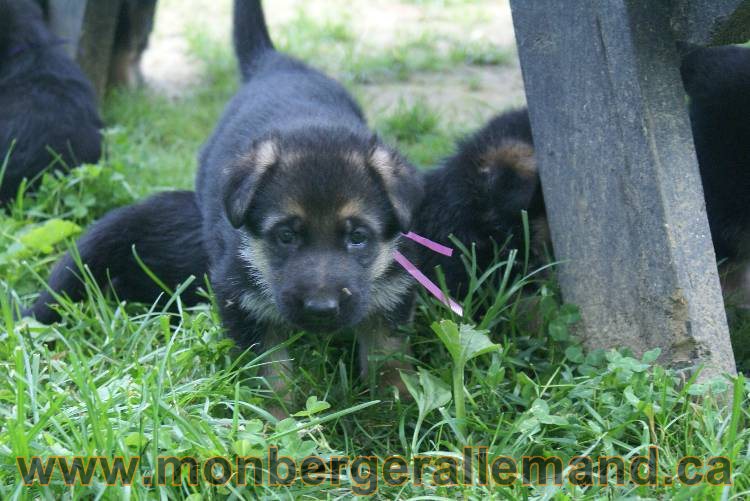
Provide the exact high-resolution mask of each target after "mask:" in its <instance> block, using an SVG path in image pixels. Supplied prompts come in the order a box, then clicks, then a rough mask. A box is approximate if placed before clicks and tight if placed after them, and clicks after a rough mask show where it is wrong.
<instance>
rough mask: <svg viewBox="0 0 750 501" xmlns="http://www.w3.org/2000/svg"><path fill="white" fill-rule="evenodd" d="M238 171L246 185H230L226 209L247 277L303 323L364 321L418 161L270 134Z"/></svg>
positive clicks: (329, 325) (401, 222)
mask: <svg viewBox="0 0 750 501" xmlns="http://www.w3.org/2000/svg"><path fill="white" fill-rule="evenodd" d="M233 169H234V170H235V174H236V173H237V172H240V173H242V172H243V169H244V181H245V186H244V187H243V186H242V184H243V183H242V182H240V183H239V184H238V185H237V186H236V187H235V189H234V190H231V189H230V190H229V191H230V192H231V193H230V195H229V197H228V199H227V215H228V216H229V219H230V222H232V224H233V225H234V226H235V227H238V231H240V232H241V233H242V238H241V241H242V244H241V248H240V251H239V252H240V255H241V258H242V260H243V261H244V262H245V263H246V264H247V267H248V269H249V270H250V274H249V279H250V280H252V281H254V282H255V284H254V285H255V286H259V287H260V289H261V290H262V292H263V294H264V295H265V297H266V298H267V299H268V300H270V301H272V302H273V304H274V306H275V308H276V309H277V311H278V313H279V314H280V315H281V317H282V318H283V319H284V320H286V321H287V322H289V323H291V324H293V325H295V326H297V327H300V328H303V329H305V330H309V331H321V330H327V331H330V330H337V329H341V328H345V327H349V326H352V325H355V324H357V323H358V322H360V321H361V320H362V319H363V318H364V317H365V316H366V315H367V314H368V313H369V312H370V311H371V298H372V295H373V287H377V283H378V280H379V279H380V278H382V277H383V276H384V275H385V274H386V272H387V270H388V268H389V267H390V266H391V264H392V261H393V259H392V255H393V251H394V249H395V239H396V238H397V236H398V234H399V231H401V230H402V229H405V227H408V225H409V222H410V219H411V212H412V210H413V207H416V203H418V202H419V199H420V195H421V185H420V184H419V181H418V178H417V176H416V173H415V172H414V171H413V168H411V167H410V166H409V165H408V164H406V163H405V162H404V161H403V160H402V159H400V158H399V157H398V156H397V155H396V154H395V153H394V152H392V151H390V150H388V149H387V148H385V147H383V146H381V145H377V144H374V145H372V146H370V145H367V144H366V145H364V147H357V144H356V143H354V144H348V145H337V147H331V145H328V148H325V151H321V150H320V149H315V148H300V145H298V144H296V142H295V141H291V140H289V141H283V140H281V139H279V138H270V139H267V140H265V141H262V142H260V143H257V144H256V145H255V146H254V147H253V148H252V151H251V152H250V153H249V154H247V155H245V156H244V157H243V158H241V159H240V161H239V162H238V163H237V164H236V165H235V166H234V167H233ZM374 284H375V285H374Z"/></svg>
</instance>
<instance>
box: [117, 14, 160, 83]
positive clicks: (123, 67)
mask: <svg viewBox="0 0 750 501" xmlns="http://www.w3.org/2000/svg"><path fill="white" fill-rule="evenodd" d="M155 14H156V0H125V1H124V2H123V3H122V5H121V6H120V13H119V16H118V19H117V28H116V30H115V40H114V43H113V46H112V59H111V60H110V63H109V80H108V85H109V86H125V87H131V88H132V87H137V86H139V85H141V84H143V73H142V72H141V57H142V56H143V53H144V52H145V50H146V48H147V47H148V40H149V36H150V35H151V31H152V30H153V29H154V15H155Z"/></svg>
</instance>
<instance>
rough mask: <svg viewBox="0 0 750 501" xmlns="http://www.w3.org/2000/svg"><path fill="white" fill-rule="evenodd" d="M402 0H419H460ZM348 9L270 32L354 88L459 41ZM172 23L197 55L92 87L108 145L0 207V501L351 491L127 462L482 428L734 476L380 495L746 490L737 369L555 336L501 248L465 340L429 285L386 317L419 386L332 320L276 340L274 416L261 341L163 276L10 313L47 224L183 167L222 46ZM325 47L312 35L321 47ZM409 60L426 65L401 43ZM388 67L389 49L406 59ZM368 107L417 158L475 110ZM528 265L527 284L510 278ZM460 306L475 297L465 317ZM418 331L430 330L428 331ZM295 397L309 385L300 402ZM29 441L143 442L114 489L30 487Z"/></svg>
mask: <svg viewBox="0 0 750 501" xmlns="http://www.w3.org/2000/svg"><path fill="white" fill-rule="evenodd" d="M412 1H413V3H417V4H420V5H422V4H429V5H428V6H433V7H434V6H438V7H439V6H440V5H443V4H445V5H449V6H457V7H456V8H460V7H461V5H460V4H464V3H466V4H468V2H462V1H459V0H451V1H447V0H446V1H436V0H435V1H433V0H430V1H428V0H412ZM347 26H348V25H347V22H346V19H345V18H331V19H330V20H326V21H324V22H319V21H316V20H315V19H314V18H312V17H309V16H308V17H305V16H304V15H302V14H301V15H300V16H298V17H297V18H295V19H294V20H292V22H291V23H290V24H289V25H288V28H287V29H286V31H285V34H284V35H283V36H282V37H281V40H282V44H283V46H284V47H285V48H287V49H289V50H290V51H292V52H294V53H297V54H301V55H304V56H306V57H307V56H309V60H311V61H312V62H314V63H316V64H322V65H323V66H326V67H327V69H329V71H331V72H332V73H333V74H335V75H337V76H339V77H342V78H344V80H345V81H346V83H347V85H348V86H349V87H350V88H352V89H353V90H354V91H355V93H356V94H358V95H359V94H361V90H362V89H363V87H364V86H365V85H367V83H366V82H368V81H372V80H373V79H381V80H385V81H390V82H392V81H400V80H401V79H403V78H409V75H410V74H412V73H413V72H416V71H433V72H446V71H451V68H452V65H454V64H455V63H456V61H457V60H461V61H463V62H469V63H471V61H470V60H469V59H467V58H468V56H466V54H468V53H469V52H470V51H468V50H467V49H465V48H461V47H460V45H459V46H456V47H458V48H455V47H454V49H448V50H445V51H440V50H438V51H437V52H435V53H433V51H432V49H433V48H434V44H437V43H438V41H437V38H436V37H435V36H433V35H430V34H429V33H427V34H426V35H425V36H423V37H421V38H417V39H409V40H407V41H401V42H399V43H398V44H397V45H396V47H395V48H392V49H385V50H378V49H375V48H372V47H365V46H363V47H359V46H358V43H359V42H357V39H358V37H357V36H356V35H355V34H354V33H352V32H351V31H350V30H349V29H348V28H347ZM191 33H192V34H191V35H190V36H189V37H188V38H189V42H190V46H191V48H192V52H193V53H194V55H195V57H196V58H197V60H198V61H200V63H201V64H202V65H203V67H204V70H203V73H204V78H203V79H201V81H200V83H199V84H197V85H196V86H195V88H192V89H189V91H188V92H187V93H186V94H184V95H181V96H180V97H178V98H175V99H171V100H170V99H167V98H165V97H162V96H160V95H158V94H156V93H154V92H152V91H148V90H144V91H138V92H119V93H116V94H113V95H111V96H109V97H108V99H107V102H106V105H105V108H104V115H105V118H106V120H107V123H108V125H109V127H110V128H109V130H108V132H107V150H108V157H107V159H106V160H104V161H103V162H102V163H101V164H100V165H99V166H96V167H92V166H86V167H83V168H80V169H76V170H75V171H74V172H73V173H71V175H69V176H58V175H51V174H47V175H46V176H45V179H44V182H43V187H42V188H41V190H40V191H39V192H38V193H36V194H34V195H27V196H25V197H23V198H22V199H21V200H20V201H19V202H17V203H16V204H15V205H14V206H13V207H11V208H10V209H9V210H8V211H6V212H5V213H2V214H0V249H4V250H2V251H0V277H1V278H0V499H60V498H66V499H184V498H186V497H188V496H192V497H191V498H190V499H191V500H197V499H227V498H229V499H252V498H254V497H256V496H262V497H269V498H277V497H278V498H284V499H296V498H303V499H304V498H308V499H313V498H321V499H322V498H348V497H349V496H350V493H351V491H352V489H353V488H354V487H356V485H355V482H354V481H353V479H351V478H344V479H342V481H341V484H340V485H339V486H331V485H327V484H323V485H320V486H305V485H302V484H301V483H296V484H295V485H292V486H289V487H283V488H269V487H258V488H239V487H236V486H233V485H232V484H230V485H228V486H221V487H216V486H211V485H208V484H207V483H206V482H200V483H199V484H198V485H189V482H188V479H187V478H182V479H181V482H180V485H178V486H170V487H160V488H148V487H146V486H144V484H143V482H142V477H143V476H144V475H147V474H148V472H149V471H151V470H152V469H153V465H154V464H155V458H156V457H157V456H159V455H175V456H194V457H196V458H197V459H200V460H206V459H208V458H210V457H213V456H228V457H234V456H235V455H238V454H239V455H253V454H260V453H261V452H262V451H265V449H266V448H267V447H268V446H269V445H278V446H279V447H280V451H281V453H282V454H286V455H289V456H291V457H294V458H300V457H303V456H307V455H310V454H318V455H320V456H322V457H324V458H328V457H330V456H334V455H350V456H356V455H377V456H379V457H381V458H384V457H386V456H388V455H391V454H403V455H407V456H416V455H428V454H440V455H446V454H452V455H456V456H460V454H461V450H462V447H463V446H464V445H465V444H471V445H475V446H480V445H481V446H487V447H488V449H489V454H490V456H491V457H492V456H497V455H505V456H510V457H513V458H516V459H519V460H520V458H521V457H522V456H534V455H545V456H553V455H555V456H559V457H560V458H562V459H563V460H564V461H565V462H567V461H568V459H570V458H571V457H573V456H576V455H581V454H588V455H591V456H600V455H607V456H613V455H622V456H625V457H626V458H631V457H633V456H637V455H644V454H646V453H647V450H648V447H649V446H650V445H654V446H656V447H658V451H659V458H660V459H659V461H660V462H659V471H658V473H659V479H661V480H663V479H664V478H665V477H666V476H669V475H672V474H673V473H674V472H675V469H676V462H677V460H678V458H680V457H682V456H686V455H694V456H698V457H701V458H705V457H708V456H726V457H728V458H729V459H730V460H731V461H732V463H733V470H732V481H733V485H731V486H727V487H713V486H709V485H697V486H693V487H688V486H682V485H670V486H666V485H660V486H659V487H656V488H651V487H637V486H634V485H626V486H617V485H614V478H612V476H611V475H610V477H609V480H610V482H611V483H612V484H613V485H609V486H607V487H602V486H593V487H588V488H580V487H574V486H571V485H570V484H567V483H566V485H564V486H562V487H557V486H546V487H545V486H540V485H531V486H529V485H523V482H522V480H521V479H518V480H516V481H515V482H512V485H510V486H507V487H499V486H490V487H484V486H478V485H467V486H457V487H441V486H436V485H433V484H431V483H430V482H428V483H427V484H426V485H423V486H415V485H411V484H407V485H406V486H404V487H388V486H384V485H383V484H382V482H381V484H380V491H379V496H380V497H382V498H402V499H407V498H419V499H445V498H449V499H455V498H465V499H487V498H493V499H559V500H565V499H619V498H633V499H635V498H652V499H654V498H655V499H671V498H676V499H743V498H745V497H747V495H748V493H749V492H750V471H749V470H750V465H749V464H748V456H749V455H750V451H749V450H748V444H749V443H750V431H748V427H747V425H748V418H749V417H750V416H748V408H749V407H750V384H748V382H747V381H745V380H744V379H743V378H738V379H730V378H725V379H719V380H716V381H712V382H708V383H701V384H698V383H696V382H694V381H693V380H688V381H684V378H683V375H682V374H677V373H675V372H672V371H669V370H666V369H664V368H662V367H660V366H658V365H656V364H655V363H654V357H655V355H656V354H655V353H649V354H647V355H645V356H644V357H642V358H641V359H636V358H633V357H631V356H629V355H628V353H626V352H610V353H601V352H593V353H585V352H584V351H583V350H582V348H581V344H580V342H579V340H577V339H576V338H575V337H574V335H573V334H572V331H573V330H574V328H575V325H576V323H577V321H578V313H577V310H576V308H574V307H573V306H570V305H564V304H561V301H560V299H559V294H558V292H557V290H556V287H555V285H554V283H549V282H545V281H542V280H541V279H539V278H538V277H537V275H530V273H524V272H523V271H520V270H523V269H524V268H525V267H524V266H523V265H522V264H520V265H519V263H518V261H523V259H522V257H520V256H523V250H521V252H520V253H519V254H516V253H513V252H511V253H508V252H502V253H500V254H499V257H498V260H497V263H496V265H495V267H494V269H493V270H491V272H490V273H488V274H487V275H479V273H477V272H476V271H472V276H473V277H474V283H475V284H476V287H474V288H473V289H472V295H471V297H470V298H467V299H466V301H464V306H465V308H466V311H467V318H466V319H464V320H463V321H462V322H463V323H465V324H466V326H465V327H464V328H463V330H462V332H461V336H462V337H461V339H463V341H462V340H461V339H458V340H456V339H453V338H451V337H450V332H451V331H450V328H451V324H442V325H441V326H438V325H434V324H435V322H439V321H442V320H449V321H458V320H459V319H456V318H454V317H452V315H451V313H450V312H448V311H447V310H445V309H444V308H443V307H442V306H441V305H440V304H438V303H436V302H435V301H434V300H431V299H427V298H422V300H420V302H419V306H418V308H417V312H416V316H415V319H414V322H413V324H412V325H409V326H404V332H403V334H404V335H405V336H408V337H409V338H410V341H411V344H412V346H413V347H414V358H415V360H414V361H415V363H416V364H417V366H418V367H419V369H420V371H421V375H420V377H419V378H416V377H415V378H413V379H411V380H410V384H411V387H412V390H413V392H414V393H415V396H416V402H415V401H412V400H409V399H407V398H404V397H405V395H398V394H395V393H394V392H392V391H386V392H384V393H383V392H379V391H378V390H377V385H376V381H375V378H374V377H371V378H370V379H369V380H367V381H363V380H360V379H359V378H358V376H357V367H356V352H355V349H354V342H353V339H352V338H351V337H347V336H308V335H301V336H296V337H294V338H293V340H292V341H291V343H290V352H291V355H292V357H293V358H294V359H295V360H297V361H298V362H297V364H296V365H297V369H296V372H295V373H294V376H293V380H292V381H291V387H292V388H293V396H294V402H295V403H294V404H293V409H292V411H293V412H295V413H296V412H297V411H303V412H302V414H301V415H299V416H296V417H294V418H293V419H292V420H285V421H282V422H277V421H276V420H275V419H274V418H273V417H272V416H270V415H269V414H268V412H267V409H269V408H270V407H271V405H272V404H273V403H274V402H275V396H274V395H273V394H272V392H271V391H270V390H269V388H268V386H267V385H266V384H265V382H264V381H263V379H262V378H261V377H260V372H259V369H260V367H261V366H262V365H263V364H264V363H265V360H264V358H263V357H262V356H258V354H256V353H253V352H252V351H249V352H246V353H242V354H238V353H237V352H236V350H235V349H234V348H233V345H232V343H231V342H230V341H229V340H227V339H226V338H225V337H224V335H223V333H222V331H221V326H220V321H219V318H218V314H217V311H216V308H215V306H214V305H213V304H211V303H210V301H207V303H206V304H204V305H201V306H198V307H195V308H190V309H187V308H183V307H181V305H180V302H179V296H178V295H177V296H175V297H174V301H175V303H176V304H177V313H174V312H173V313H168V312H165V311H162V310H160V309H157V308H155V307H149V306H148V305H133V304H127V305H126V304H120V303H118V302H117V301H116V299H114V298H112V297H109V296H108V295H107V294H105V293H102V292H101V291H99V290H98V289H97V288H96V287H95V286H93V285H92V284H89V287H90V294H89V295H88V297H87V299H86V300H85V301H83V302H81V303H77V304H73V303H70V302H67V301H64V302H63V316H64V320H63V321H62V322H61V323H58V324H56V325H53V326H43V325H40V324H38V323H35V322H33V321H31V320H29V319H22V320H18V319H14V315H13V312H12V310H13V308H14V307H15V305H18V304H28V303H29V302H30V301H31V300H32V299H33V297H34V296H35V293H36V291H38V290H39V289H40V287H42V281H43V280H44V279H45V278H46V276H47V273H48V272H49V269H50V267H51V265H52V264H53V263H54V261H55V260H56V259H57V257H59V255H60V253H61V252H63V251H64V250H65V249H66V242H69V241H70V238H72V237H75V236H76V235H78V234H79V233H80V231H83V230H84V229H85V228H86V227H87V225H89V224H90V223H91V222H92V221H93V220H95V219H97V218H98V217H100V216H101V215H102V214H104V213H105V212H106V211H107V210H109V209H111V208H114V207H118V206H121V205H124V204H127V203H129V202H131V201H133V200H136V199H138V198H140V197H141V196H143V195H145V194H147V193H150V192H153V191H157V190H160V189H163V188H171V187H181V188H189V187H191V186H192V184H193V176H194V173H195V167H196V160H195V159H196V155H197V152H198V149H199V148H200V145H201V143H202V142H203V140H205V138H206V137H207V136H208V135H209V134H210V132H211V129H212V127H213V125H214V123H215V121H216V118H217V117H218V115H219V114H220V112H221V109H222V108H223V106H224V103H225V102H226V100H227V99H228V97H229V96H230V95H231V94H232V92H233V90H234V89H235V88H236V85H237V84H236V82H237V77H236V70H235V63H234V60H233V58H232V56H231V52H230V50H229V49H228V48H227V47H224V46H222V45H220V44H218V43H217V42H215V41H213V40H212V39H210V38H209V37H207V36H206V35H203V34H202V32H201V30H200V29H195V30H192V32H191ZM399 44H400V45H399ZM410 44H412V45H410ZM324 46H325V47H326V48H327V49H326V50H327V52H323V51H321V50H320V49H321V47H324ZM399 47H401V48H399ZM404 47H408V48H409V49H408V50H406V49H404ZM467 47H468V46H467ZM412 48H414V49H415V50H416V53H412V52H411V49H412ZM462 51H463V52H462ZM399 52H401V55H397V54H399ZM456 53H460V54H461V55H460V56H458V55H456ZM394 54H396V55H394ZM415 54H416V55H415ZM474 54H475V55H474V56H472V57H474V58H475V59H474V61H475V62H477V64H479V63H482V64H484V63H483V60H484V59H485V58H489V59H488V60H490V61H496V59H492V57H490V56H482V57H479V56H476V53H474ZM488 54H491V52H488ZM359 56H363V57H361V58H360V57H359ZM422 57H424V58H426V59H425V62H422V63H419V62H415V61H416V59H419V58H422ZM430 58H432V59H434V60H432V61H431V60H430ZM493 64H494V63H493ZM391 66H393V67H394V68H395V70H394V69H389V67H391ZM399 67H403V68H405V69H404V70H403V71H404V73H403V74H400V73H399V72H400V71H402V70H400V69H399ZM347 75H348V76H347ZM357 75H359V76H357ZM365 105H367V103H365ZM365 107H366V108H367V106H365ZM367 111H368V114H369V115H370V120H371V122H372V123H373V124H374V125H375V127H376V128H377V129H378V131H379V132H380V133H381V134H382V135H383V136H384V137H385V138H386V139H387V140H388V141H390V142H393V143H394V144H395V145H397V146H398V147H399V148H400V149H401V150H402V151H404V152H405V153H406V154H408V155H409V157H410V159H412V161H414V162H415V163H417V164H418V165H420V166H424V167H428V166H432V165H434V164H436V163H437V162H438V161H439V160H440V159H441V158H443V157H444V156H445V155H447V154H449V153H450V152H451V150H452V147H453V145H454V143H455V140H456V139H457V138H458V137H460V136H461V135H462V134H464V133H466V132H468V131H469V130H471V129H472V128H474V127H477V126H478V125H480V124H479V123H466V124H462V123H453V121H451V120H450V117H444V116H441V115H440V114H439V113H438V112H436V111H435V110H434V109H431V107H430V105H429V104H427V103H425V102H423V101H416V102H413V103H410V102H407V101H403V102H400V103H397V105H396V106H395V107H393V108H391V109H389V110H388V111H385V112H380V111H378V110H371V109H368V110H367ZM469 254H470V252H469V251H466V252H465V256H468V255H469ZM467 263H471V259H467ZM470 269H471V267H470ZM529 271H530V272H531V271H533V270H529ZM198 280H201V278H200V277H199V278H198ZM480 280H481V282H482V283H481V284H479V282H480ZM528 282H534V283H533V286H534V287H532V288H531V289H528V290H529V291H530V292H529V294H527V295H520V294H519V290H520V289H521V288H522V287H523V286H525V285H527V283H528ZM532 291H535V292H532ZM479 308H481V309H484V310H487V311H488V312H489V313H488V314H487V315H486V316H481V315H479V314H477V313H476V311H477V310H478V309H479ZM436 329H438V330H440V329H442V330H440V332H441V336H442V337H441V336H438V335H437V333H436ZM743 329H744V328H743ZM741 330H742V329H740V330H738V333H739V335H740V336H742V333H741V332H740V331H741ZM446 332H448V334H446ZM735 335H737V333H735ZM452 339H453V340H452ZM737 339H742V337H739V338H737ZM468 340H472V342H471V343H469V341H468ZM490 343H492V344H497V345H499V348H498V347H494V346H490ZM469 345H471V346H474V347H477V346H479V347H483V349H481V350H478V351H477V352H476V353H477V356H476V357H474V358H470V357H467V356H465V355H461V354H460V353H459V354H458V355H457V354H456V353H457V352H456V346H459V347H460V346H469ZM738 346H741V342H739V343H738ZM743 353H745V352H741V351H738V356H740V355H742V354H743ZM742 357H743V359H742V360H740V363H741V364H747V358H746V357H747V355H746V354H744V355H742ZM468 358H470V359H468ZM467 359H468V360H467ZM462 366H463V367H464V370H463V371H461V370H460V367H462ZM742 367H747V365H742ZM461 377H462V378H463V381H461ZM727 390H729V391H733V392H734V401H733V404H732V405H731V406H726V405H725V403H726V400H723V396H725V395H726V391H727ZM311 397H315V398H317V399H318V400H317V401H316V400H309V405H308V399H310V398H311ZM320 401H325V402H326V403H327V404H328V405H330V407H328V408H326V405H324V404H321V403H320ZM31 455H38V456H43V457H45V458H46V457H50V456H66V457H67V456H74V455H79V456H80V455H100V456H106V457H115V456H122V457H125V458H130V457H133V456H140V457H141V458H142V459H141V470H140V473H139V477H138V478H137V479H136V482H135V483H134V484H133V485H132V486H130V487H124V486H121V485H117V486H111V487H107V486H105V485H104V484H103V483H102V482H101V479H98V480H96V481H94V483H92V485H90V486H82V485H78V486H76V487H74V488H66V487H64V486H63V485H62V484H61V481H60V478H59V477H58V478H55V479H54V480H53V482H52V484H51V485H49V486H44V487H43V486H34V487H31V488H27V487H24V486H23V485H22V483H21V481H20V478H19V475H18V473H17V470H16V465H15V457H16V456H24V457H26V456H31ZM475 484H476V482H475ZM662 484H663V482H662Z"/></svg>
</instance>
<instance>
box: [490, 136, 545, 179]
mask: <svg viewBox="0 0 750 501" xmlns="http://www.w3.org/2000/svg"><path fill="white" fill-rule="evenodd" d="M479 162H480V168H479V171H480V172H482V173H483V174H486V173H489V171H490V169H493V168H498V167H500V166H502V167H509V168H511V169H513V170H514V171H515V172H516V174H518V175H519V176H522V177H525V178H533V177H534V176H536V175H537V168H536V160H535V159H534V147H533V146H532V145H530V144H528V143H525V142H523V141H517V140H514V139H506V140H504V141H503V142H502V143H500V145H499V146H495V147H492V148H490V149H489V150H487V151H485V152H484V153H483V154H482V155H481V156H480V157H479Z"/></svg>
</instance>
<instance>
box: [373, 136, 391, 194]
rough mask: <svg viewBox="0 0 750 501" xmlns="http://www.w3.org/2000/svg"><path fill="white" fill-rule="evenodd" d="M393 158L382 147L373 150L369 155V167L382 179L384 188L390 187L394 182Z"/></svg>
mask: <svg viewBox="0 0 750 501" xmlns="http://www.w3.org/2000/svg"><path fill="white" fill-rule="evenodd" d="M393 163H394V162H393V158H392V157H391V153H390V152H389V151H388V150H387V149H386V148H383V147H382V146H379V147H377V148H375V151H373V152H372V154H371V155H370V165H372V166H373V168H374V169H375V170H376V171H377V172H378V174H380V176H381V177H382V178H383V182H384V183H385V185H386V187H390V186H392V185H393V183H394V182H395V181H396V179H395V177H394V172H393V170H394V168H395V166H394V165H393Z"/></svg>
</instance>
